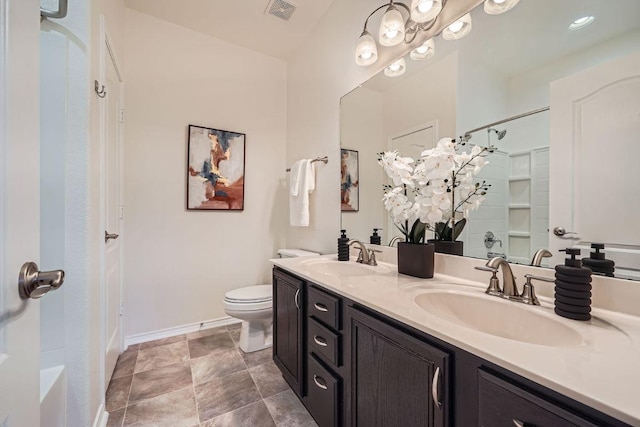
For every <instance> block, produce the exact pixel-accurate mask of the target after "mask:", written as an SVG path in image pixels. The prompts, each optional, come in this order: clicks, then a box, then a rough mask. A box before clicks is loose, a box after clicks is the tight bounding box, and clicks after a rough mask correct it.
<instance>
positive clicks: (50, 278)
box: [18, 262, 64, 299]
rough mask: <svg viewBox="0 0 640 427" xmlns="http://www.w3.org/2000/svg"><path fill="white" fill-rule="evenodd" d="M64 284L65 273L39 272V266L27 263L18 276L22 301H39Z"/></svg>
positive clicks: (61, 271) (59, 271) (57, 271)
mask: <svg viewBox="0 0 640 427" xmlns="http://www.w3.org/2000/svg"><path fill="white" fill-rule="evenodd" d="M62 283H64V271H63V270H53V271H38V264H36V263H35V262H25V263H24V264H23V265H22V268H21V269H20V275H19V276H18V289H19V291H20V298H22V299H29V298H33V299H38V298H42V297H43V296H44V294H46V293H47V292H49V291H53V290H55V289H58V288H59V287H60V286H62Z"/></svg>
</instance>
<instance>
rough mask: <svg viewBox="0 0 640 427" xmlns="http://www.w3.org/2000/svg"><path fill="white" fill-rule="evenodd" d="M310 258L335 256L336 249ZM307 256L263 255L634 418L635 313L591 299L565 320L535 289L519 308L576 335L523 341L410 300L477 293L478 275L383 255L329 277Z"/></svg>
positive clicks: (639, 398) (639, 347) (638, 329)
mask: <svg viewBox="0 0 640 427" xmlns="http://www.w3.org/2000/svg"><path fill="white" fill-rule="evenodd" d="M313 258H314V259H318V258H325V259H329V260H336V259H337V257H336V255H323V256H321V257H313ZM309 259H311V258H309V257H304V258H288V259H273V260H271V262H272V263H273V264H274V265H276V266H278V267H281V268H283V269H285V270H288V271H290V272H292V273H294V274H296V275H297V276H300V277H302V278H304V279H307V280H309V281H311V282H314V283H317V284H318V285H321V286H323V287H325V288H326V289H328V290H331V291H334V292H336V293H338V294H340V295H342V296H344V297H347V298H349V299H351V300H353V301H356V302H358V303H360V304H363V305H365V306H367V307H370V308H372V309H373V310H376V311H378V312H380V313H382V314H385V315H387V316H389V317H391V318H393V319H396V320H398V321H400V322H402V323H404V324H407V325H409V326H412V327H414V328H416V329H419V330H421V331H423V332H426V333H427V334H429V335H432V336H434V337H436V338H439V339H441V340H443V341H446V342H448V343H450V344H452V345H454V346H456V347H458V348H461V349H463V350H466V351H468V352H470V353H472V354H475V355H476V356H479V357H481V358H483V359H485V360H488V361H490V362H492V363H495V364H496V365H499V366H502V367H504V368H506V369H508V370H510V371H513V372H514V373H516V374H519V375H521V376H523V377H525V378H528V379H530V380H532V381H534V382H537V383H538V384H541V385H543V386H546V387H548V388H550V389H552V390H555V391H557V392H559V393H561V394H564V395H566V396H568V397H570V398H572V399H575V400H577V401H579V402H582V403H584V404H585V405H587V406H590V407H592V408H594V409H597V410H599V411H601V412H603V413H605V414H608V415H610V416H612V417H614V418H617V419H619V420H620V421H623V422H626V423H628V424H631V425H634V426H640V318H638V317H635V316H630V315H626V314H620V313H616V312H613V311H607V310H603V309H599V308H594V307H592V312H591V315H592V320H591V321H587V322H581V321H574V320H569V319H565V318H563V317H560V316H557V315H555V314H554V313H553V300H552V299H550V298H545V297H540V302H541V306H538V307H535V306H525V305H522V309H524V310H536V311H538V312H539V313H541V314H543V315H546V316H553V318H554V320H557V321H559V322H561V323H563V324H564V325H566V326H568V327H570V328H572V329H573V330H575V331H576V332H578V333H579V334H580V335H581V336H582V338H583V341H584V342H583V343H582V344H581V345H578V346H567V347H552V346H544V345H538V344H529V343H523V342H520V341H514V340H510V339H507V338H501V337H497V336H494V335H490V334H487V333H483V332H480V331H478V330H474V329H471V328H469V327H464V326H460V325H458V324H456V323H452V322H450V321H446V320H443V319H442V318H440V317H437V316H436V315H433V314H430V313H428V312H426V311H425V310H423V309H422V308H421V307H419V306H418V305H417V304H416V303H415V302H414V297H415V296H416V295H419V294H421V293H424V292H425V287H429V288H433V287H437V288H446V289H454V290H455V289H460V290H464V291H465V292H472V293H474V292H475V293H478V294H483V293H484V290H485V289H486V283H479V282H473V281H469V280H463V279H460V278H456V277H453V276H446V275H442V274H437V273H436V275H435V276H434V278H433V279H418V278H415V277H410V276H405V275H402V274H398V273H397V267H396V266H395V265H394V264H386V263H379V264H380V265H381V266H382V267H387V268H388V269H389V270H388V271H389V272H388V273H387V274H381V275H370V276H360V277H349V276H342V277H336V276H332V275H329V274H324V273H318V272H317V271H316V272H314V271H312V270H311V269H309ZM349 262H353V261H349ZM305 264H306V265H305ZM505 304H518V303H514V302H508V301H505ZM519 305H520V304H519ZM487 315H493V316H495V315H499V313H487ZM504 321H505V322H509V321H510V319H508V318H505V319H504ZM525 326H526V325H525Z"/></svg>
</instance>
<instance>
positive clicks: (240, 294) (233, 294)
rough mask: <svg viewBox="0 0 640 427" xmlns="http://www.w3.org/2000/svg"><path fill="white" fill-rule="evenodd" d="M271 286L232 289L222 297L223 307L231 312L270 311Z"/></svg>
mask: <svg viewBox="0 0 640 427" xmlns="http://www.w3.org/2000/svg"><path fill="white" fill-rule="evenodd" d="M272 293H273V290H272V287H271V285H258V286H247V287H244V288H238V289H233V290H231V291H229V292H227V293H226V294H225V295H224V305H225V307H227V309H228V310H233V311H259V310H265V309H271V307H272V305H273V304H272V300H273V295H272Z"/></svg>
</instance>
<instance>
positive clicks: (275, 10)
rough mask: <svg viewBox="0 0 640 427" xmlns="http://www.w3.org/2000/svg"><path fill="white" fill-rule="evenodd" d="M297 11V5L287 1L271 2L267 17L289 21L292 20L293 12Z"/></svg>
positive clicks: (276, 0) (268, 6) (273, 0)
mask: <svg viewBox="0 0 640 427" xmlns="http://www.w3.org/2000/svg"><path fill="white" fill-rule="evenodd" d="M295 11H296V5H295V4H293V3H291V2H289V1H285V0H270V1H269V4H268V5H267V8H266V9H265V11H264V13H265V15H271V16H275V17H276V18H279V19H282V20H283V21H288V20H289V19H291V16H292V15H293V12H295Z"/></svg>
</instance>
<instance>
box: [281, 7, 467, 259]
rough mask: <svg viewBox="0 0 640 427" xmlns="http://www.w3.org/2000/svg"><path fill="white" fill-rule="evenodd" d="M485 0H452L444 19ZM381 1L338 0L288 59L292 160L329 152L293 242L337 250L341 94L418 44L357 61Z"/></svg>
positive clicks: (381, 51)
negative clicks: (307, 216)
mask: <svg viewBox="0 0 640 427" xmlns="http://www.w3.org/2000/svg"><path fill="white" fill-rule="evenodd" d="M479 3H480V1H478V0H459V1H456V2H455V3H454V2H451V5H450V6H451V8H450V9H449V8H445V11H446V13H447V16H443V18H444V19H443V22H444V21H448V20H449V21H448V22H451V21H452V20H453V19H455V18H457V17H459V16H462V14H463V12H462V11H467V10H470V9H471V8H472V7H473V6H475V5H477V4H479ZM378 6H380V2H379V1H374V0H336V1H335V2H334V3H333V4H332V5H331V7H330V8H329V9H328V10H327V12H326V13H325V15H324V17H323V18H322V20H321V21H320V22H319V23H318V24H317V26H316V28H314V31H313V33H312V34H311V36H309V37H308V38H307V39H306V40H305V43H304V45H303V46H302V47H301V48H300V49H299V50H298V51H297V52H296V54H294V55H293V56H292V58H291V59H290V60H289V61H288V62H287V66H288V68H287V70H288V80H287V84H288V105H287V108H288V113H287V117H288V120H287V123H288V127H287V160H288V162H289V163H291V162H293V161H294V160H297V159H299V158H307V157H315V156H318V155H322V156H324V155H328V156H329V164H327V165H326V167H324V168H323V169H322V170H321V171H319V173H318V174H317V181H316V191H315V192H314V193H313V194H312V198H311V203H312V204H311V223H310V227H308V228H289V229H288V233H287V245H288V246H292V247H295V246H298V247H305V248H308V249H312V250H315V251H318V252H324V253H335V252H336V245H337V238H338V237H339V229H340V193H339V188H340V162H339V159H340V157H339V156H340V151H339V141H340V129H339V116H340V112H339V101H340V97H341V96H343V95H344V94H346V93H347V92H349V91H350V90H352V89H353V88H355V87H356V86H357V85H359V84H361V83H363V82H364V81H366V80H367V79H368V78H369V77H371V76H373V75H374V74H376V73H377V72H378V71H380V70H381V69H382V68H384V67H385V66H386V65H388V64H390V63H391V62H392V60H393V59H396V58H398V57H400V56H402V55H403V54H405V53H407V52H408V51H409V50H411V48H412V46H408V45H402V46H397V47H396V48H380V49H379V52H378V53H379V57H378V62H377V63H376V64H374V65H372V66H370V67H368V68H363V67H359V66H357V65H356V64H355V62H354V49H355V43H356V40H357V38H358V37H359V36H360V33H361V32H362V24H363V23H364V20H365V19H366V18H367V16H368V15H369V13H371V11H373V10H374V9H375V8H376V7H378ZM443 13H445V12H443ZM376 22H379V21H375V20H374V19H372V20H371V22H370V25H372V27H371V28H377V27H376V25H378V24H377V23H376ZM435 30H436V31H437V30H439V28H435ZM422 41H424V40H416V41H415V42H416V43H420V42H422Z"/></svg>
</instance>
